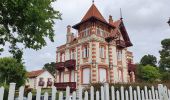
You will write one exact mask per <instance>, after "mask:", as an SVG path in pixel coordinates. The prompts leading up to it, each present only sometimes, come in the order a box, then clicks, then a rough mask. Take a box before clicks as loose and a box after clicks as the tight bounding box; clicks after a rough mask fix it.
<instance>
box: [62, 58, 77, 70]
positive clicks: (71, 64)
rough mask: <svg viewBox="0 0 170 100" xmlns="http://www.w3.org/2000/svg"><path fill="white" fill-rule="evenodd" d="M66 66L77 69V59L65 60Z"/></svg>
mask: <svg viewBox="0 0 170 100" xmlns="http://www.w3.org/2000/svg"><path fill="white" fill-rule="evenodd" d="M64 66H65V67H66V68H68V69H75V66H76V60H74V59H71V60H67V61H65V63H64Z"/></svg>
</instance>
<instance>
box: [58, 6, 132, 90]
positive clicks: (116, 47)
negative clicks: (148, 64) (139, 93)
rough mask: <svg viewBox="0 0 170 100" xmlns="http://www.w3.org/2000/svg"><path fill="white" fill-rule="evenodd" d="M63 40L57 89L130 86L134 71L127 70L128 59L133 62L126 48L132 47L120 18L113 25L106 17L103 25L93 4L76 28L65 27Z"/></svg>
mask: <svg viewBox="0 0 170 100" xmlns="http://www.w3.org/2000/svg"><path fill="white" fill-rule="evenodd" d="M72 28H74V29H76V30H77V33H78V34H77V35H75V34H74V33H72V31H71V29H72ZM66 37H67V38H66V44H64V45H61V46H59V47H57V51H56V62H57V64H56V78H55V81H56V82H55V86H56V87H57V88H58V89H62V88H63V87H65V86H70V87H72V88H75V87H76V86H79V85H83V86H85V85H88V84H90V83H98V82H110V83H117V82H124V83H127V82H130V79H131V77H132V75H130V74H131V73H132V71H133V70H130V72H129V70H128V61H129V60H128V59H132V60H133V55H132V53H131V55H129V54H128V53H129V51H128V47H130V46H132V43H131V41H130V38H129V36H128V33H127V31H126V28H125V26H124V24H123V19H122V18H120V19H119V20H115V21H114V20H113V19H112V16H109V20H108V21H106V20H105V19H104V17H103V16H102V14H101V13H100V12H99V10H98V9H97V7H96V6H95V4H92V6H91V7H90V8H89V10H88V11H87V13H86V14H85V16H84V17H83V19H82V20H81V21H80V22H79V23H78V24H76V25H74V26H70V25H68V26H67V35H66ZM133 77H134V76H133ZM133 79H134V78H133ZM133 81H134V80H133Z"/></svg>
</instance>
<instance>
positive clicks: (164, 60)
mask: <svg viewBox="0 0 170 100" xmlns="http://www.w3.org/2000/svg"><path fill="white" fill-rule="evenodd" d="M161 44H162V50H161V51H159V53H160V58H161V59H160V68H161V70H166V69H167V68H169V69H170V39H164V40H162V42H161Z"/></svg>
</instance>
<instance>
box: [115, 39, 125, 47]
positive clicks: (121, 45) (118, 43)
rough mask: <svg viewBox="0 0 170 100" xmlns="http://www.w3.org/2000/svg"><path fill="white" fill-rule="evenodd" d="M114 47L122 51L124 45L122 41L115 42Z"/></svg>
mask: <svg viewBox="0 0 170 100" xmlns="http://www.w3.org/2000/svg"><path fill="white" fill-rule="evenodd" d="M116 45H117V47H118V48H119V49H123V48H125V47H126V43H125V42H124V41H123V40H116Z"/></svg>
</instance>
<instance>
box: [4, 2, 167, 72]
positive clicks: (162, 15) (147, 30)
mask: <svg viewBox="0 0 170 100" xmlns="http://www.w3.org/2000/svg"><path fill="white" fill-rule="evenodd" d="M91 4H92V0H58V1H56V2H55V3H54V4H53V6H54V8H55V9H56V10H59V11H60V12H61V13H62V20H61V21H60V20H56V21H55V26H54V29H55V35H56V36H55V42H53V43H51V42H49V41H48V44H47V46H46V47H44V48H42V49H41V50H39V51H34V50H30V49H26V50H24V55H23V57H24V58H23V59H24V62H25V66H26V69H27V70H28V71H31V70H36V69H41V68H42V67H43V65H44V64H45V63H48V62H55V59H56V53H55V52H56V47H57V46H59V45H61V44H64V43H65V39H66V37H65V36H66V26H67V25H74V24H76V23H78V22H79V21H80V20H81V19H82V17H83V16H84V15H85V13H86V12H87V10H88V9H89V7H90V6H91ZM95 5H96V6H97V8H98V9H99V11H100V12H101V13H102V15H103V16H104V17H105V19H106V20H108V16H109V15H112V16H113V20H117V19H119V18H120V13H119V9H120V8H121V9H122V13H123V20H124V23H125V26H126V29H127V31H128V33H129V36H130V39H131V41H132V43H133V47H131V48H129V50H130V51H132V52H133V54H134V62H139V61H140V59H141V57H142V56H143V55H146V54H152V55H155V56H156V57H157V58H158V59H159V53H158V51H159V50H160V49H161V44H160V42H161V40H163V39H165V38H170V27H169V26H168V24H167V23H166V22H167V21H168V18H169V17H170V0H95ZM73 31H74V32H75V30H73ZM2 56H10V54H8V53H7V52H3V55H2Z"/></svg>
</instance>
